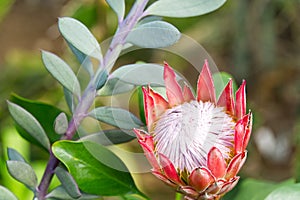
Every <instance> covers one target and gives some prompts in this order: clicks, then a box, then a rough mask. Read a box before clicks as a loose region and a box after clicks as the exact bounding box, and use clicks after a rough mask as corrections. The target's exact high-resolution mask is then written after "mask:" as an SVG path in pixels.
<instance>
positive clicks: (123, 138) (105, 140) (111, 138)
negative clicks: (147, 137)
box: [80, 129, 136, 146]
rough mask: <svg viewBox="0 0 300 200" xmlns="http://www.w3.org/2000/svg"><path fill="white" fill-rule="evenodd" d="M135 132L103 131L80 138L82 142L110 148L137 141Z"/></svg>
mask: <svg viewBox="0 0 300 200" xmlns="http://www.w3.org/2000/svg"><path fill="white" fill-rule="evenodd" d="M135 138H136V137H135V134H134V133H133V131H131V130H130V131H129V130H128V131H123V130H120V129H111V130H103V131H101V132H99V133H93V134H89V135H87V136H85V137H82V138H80V140H81V141H91V142H96V143H98V144H101V145H104V146H108V145H113V144H122V143H125V142H129V141H131V140H133V139H135Z"/></svg>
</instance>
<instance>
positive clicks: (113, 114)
mask: <svg viewBox="0 0 300 200" xmlns="http://www.w3.org/2000/svg"><path fill="white" fill-rule="evenodd" d="M89 116H91V117H93V118H95V119H97V120H99V121H101V122H104V123H107V124H110V125H112V126H115V127H119V128H120V129H127V130H131V129H133V128H138V127H140V126H143V125H144V124H143V123H142V122H141V121H140V120H139V119H138V118H137V117H136V116H134V115H133V114H132V113H131V112H129V111H127V110H125V109H122V108H113V107H108V106H103V107H98V108H95V109H94V110H92V111H91V112H90V113H89Z"/></svg>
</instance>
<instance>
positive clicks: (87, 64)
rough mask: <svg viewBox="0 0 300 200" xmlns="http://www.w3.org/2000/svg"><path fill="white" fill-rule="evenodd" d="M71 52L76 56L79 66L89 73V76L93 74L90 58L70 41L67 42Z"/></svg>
mask: <svg viewBox="0 0 300 200" xmlns="http://www.w3.org/2000/svg"><path fill="white" fill-rule="evenodd" d="M67 44H68V46H69V47H70V49H71V51H72V52H73V54H74V55H75V56H76V58H77V60H78V61H79V62H80V64H81V66H83V68H84V69H85V70H86V71H87V72H88V73H89V75H90V77H92V76H93V75H94V69H93V63H92V61H91V59H90V58H89V57H88V56H87V55H85V54H84V53H82V52H81V51H79V50H78V49H77V48H75V47H74V46H73V45H72V44H71V43H70V42H67Z"/></svg>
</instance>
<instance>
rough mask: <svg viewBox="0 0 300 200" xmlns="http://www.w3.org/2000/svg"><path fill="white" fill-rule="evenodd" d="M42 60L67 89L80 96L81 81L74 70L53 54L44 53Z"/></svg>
mask: <svg viewBox="0 0 300 200" xmlns="http://www.w3.org/2000/svg"><path fill="white" fill-rule="evenodd" d="M42 59H43V62H44V65H45V67H46V69H47V70H48V71H49V73H50V74H51V75H52V76H53V77H54V78H55V79H56V80H57V81H58V82H59V83H60V84H62V85H63V86H64V87H65V88H67V89H68V90H69V91H71V92H72V93H74V94H76V95H77V97H79V96H80V91H81V90H80V85H79V81H78V79H77V77H76V75H75V74H74V72H73V71H72V69H71V68H70V67H69V65H67V63H65V62H64V61H63V60H62V59H61V58H59V57H58V56H56V55H55V54H53V53H50V52H47V51H42Z"/></svg>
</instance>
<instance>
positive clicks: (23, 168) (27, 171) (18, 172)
mask: <svg viewBox="0 0 300 200" xmlns="http://www.w3.org/2000/svg"><path fill="white" fill-rule="evenodd" d="M7 169H8V172H9V174H10V175H11V176H12V177H14V178H15V179H16V180H18V181H20V182H21V183H23V184H24V185H26V186H27V187H28V188H29V189H31V190H32V191H35V188H36V186H37V177H36V174H35V172H34V170H33V169H32V167H31V166H30V165H29V164H27V163H25V162H22V161H15V160H8V161H7Z"/></svg>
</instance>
